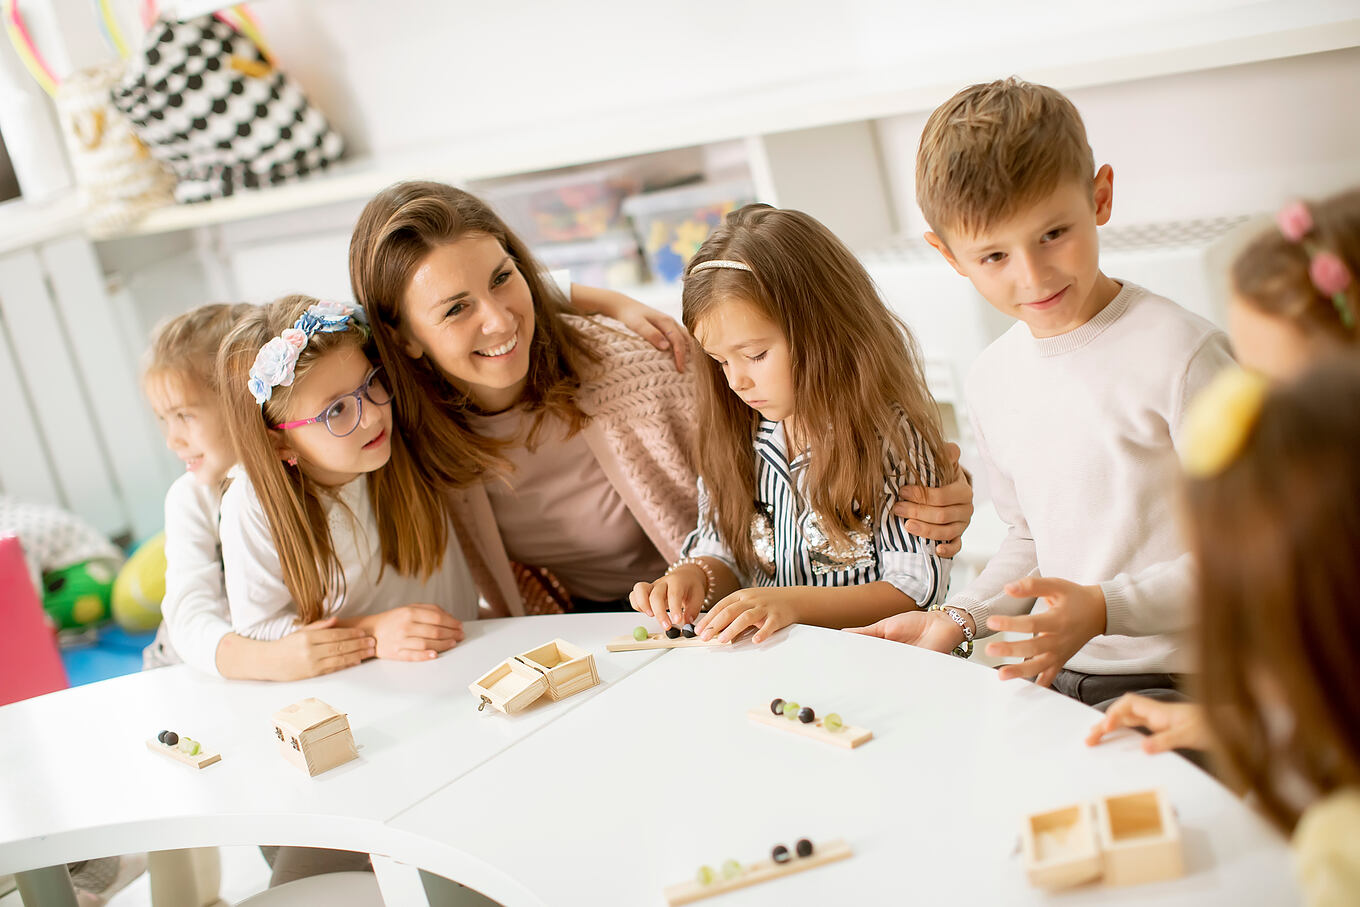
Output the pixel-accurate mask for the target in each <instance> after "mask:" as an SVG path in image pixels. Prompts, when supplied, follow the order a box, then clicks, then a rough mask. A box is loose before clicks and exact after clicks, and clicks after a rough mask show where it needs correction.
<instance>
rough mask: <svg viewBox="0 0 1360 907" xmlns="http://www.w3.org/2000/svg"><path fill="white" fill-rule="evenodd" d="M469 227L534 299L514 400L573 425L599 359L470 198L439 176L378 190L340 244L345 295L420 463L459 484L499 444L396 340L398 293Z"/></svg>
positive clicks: (477, 475) (579, 421) (471, 478)
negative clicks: (501, 255) (492, 242)
mask: <svg viewBox="0 0 1360 907" xmlns="http://www.w3.org/2000/svg"><path fill="white" fill-rule="evenodd" d="M470 234H482V235H485V236H491V237H493V238H495V239H496V240H497V241H498V242H499V243H500V244H501V246H502V247H503V248H504V249H505V251H506V253H507V254H508V255H509V256H510V257H511V259H512V260H513V261H514V262H515V265H516V267H518V268H519V272H520V274H521V275H523V277H524V280H525V282H526V283H527V284H528V285H529V292H530V294H531V295H532V297H533V303H534V336H533V339H532V341H531V342H530V346H529V374H528V378H527V380H526V382H525V387H524V394H523V396H522V397H521V400H520V403H521V405H522V406H523V407H524V408H525V409H526V410H528V411H529V412H535V413H538V419H537V420H536V421H535V424H534V428H533V430H531V432H530V439H531V441H532V438H533V437H534V435H535V434H536V429H537V427H538V426H539V425H540V424H541V421H542V416H543V415H544V414H547V413H551V414H554V415H556V416H558V417H560V418H561V419H562V420H563V421H564V422H566V424H567V426H568V428H569V430H570V431H571V432H573V433H575V432H576V431H579V430H580V429H581V428H582V427H583V426H584V424H585V422H586V415H585V414H584V413H583V412H582V411H581V409H580V407H579V406H578V405H577V392H578V391H579V389H580V383H581V369H582V368H585V367H588V366H590V365H591V364H593V363H595V362H597V361H598V357H597V356H596V355H595V354H594V353H593V352H591V351H590V350H589V349H588V348H587V347H586V345H585V343H584V341H583V340H582V338H581V336H580V334H579V333H578V332H577V330H576V329H575V328H574V327H572V326H571V325H570V324H568V323H567V322H566V321H565V320H564V319H563V318H562V315H563V313H564V312H565V311H566V299H565V298H564V297H563V295H562V292H561V291H560V290H559V289H558V287H557V286H556V285H555V284H554V283H553V282H552V281H550V280H545V279H544V276H545V272H544V270H543V268H542V266H541V265H539V263H538V262H537V261H536V260H535V259H534V257H533V254H532V253H531V252H530V251H529V247H528V246H526V245H525V244H524V242H523V241H521V240H520V239H519V237H517V236H516V235H515V234H514V233H513V232H511V230H510V228H509V227H507V226H506V225H505V223H504V222H503V221H502V220H501V219H500V217H498V216H497V215H496V213H495V212H494V211H492V210H491V208H490V207H489V206H488V205H487V204H486V203H485V202H483V201H481V200H480V199H478V198H476V197H475V196H472V195H469V194H468V193H466V192H464V191H462V190H461V189H455V188H454V187H453V186H447V185H444V184H443V183H432V182H407V183H398V184H396V185H394V186H389V187H388V188H386V189H384V190H383V191H382V192H379V193H378V194H377V195H376V196H375V197H374V198H373V200H372V201H370V202H369V203H368V204H367V205H366V206H365V207H364V210H363V213H362V214H360V215H359V222H358V223H357V224H356V225H355V227H354V234H353V236H352V237H351V238H350V244H349V277H350V284H351V286H352V287H353V289H354V298H355V299H357V300H358V301H359V303H360V304H361V305H363V306H364V308H365V309H366V310H367V311H368V312H369V314H370V315H371V316H372V321H373V336H374V338H375V339H376V341H377V344H378V355H379V356H380V357H381V359H382V362H383V365H384V366H385V367H386V369H387V375H388V379H389V380H390V381H391V383H392V393H393V399H394V401H395V404H396V408H397V418H398V420H399V421H400V423H401V426H402V428H403V430H404V431H406V432H407V437H408V438H410V439H411V446H412V451H413V453H414V455H415V457H416V460H417V461H418V462H419V463H420V466H421V468H422V470H423V471H424V472H425V473H426V474H427V475H428V476H429V478H430V480H431V481H434V482H436V483H438V484H440V485H443V486H453V487H462V486H465V485H469V484H471V483H473V482H476V481H479V480H480V479H481V477H482V476H483V475H485V474H486V473H487V472H488V471H490V470H491V469H493V468H495V467H498V466H501V465H503V458H502V457H501V456H500V453H499V451H500V450H501V449H503V447H504V444H503V443H502V442H498V441H495V440H492V439H488V438H482V437H480V436H478V435H477V434H476V433H475V432H474V431H473V430H472V429H471V428H469V427H468V421H467V416H468V413H469V411H470V407H471V403H470V402H469V400H468V398H467V396H466V395H465V394H464V393H463V392H462V391H460V390H459V389H457V388H456V387H454V386H453V385H452V384H451V383H450V382H449V381H448V380H447V379H446V378H445V377H444V375H443V374H442V373H441V372H440V371H439V369H438V367H436V366H435V364H434V363H433V362H431V361H430V360H429V358H428V357H425V356H422V357H421V358H420V359H419V360H416V359H412V358H411V357H410V356H408V355H407V354H406V352H405V350H404V349H403V341H402V338H401V333H400V328H401V317H402V300H403V299H404V298H405V296H406V288H407V285H408V284H409V283H410V280H411V275H412V274H413V273H414V272H415V270H416V269H417V268H418V267H419V266H420V263H421V262H422V261H423V260H424V259H425V257H426V256H427V255H429V253H430V252H431V251H432V250H433V249H435V248H436V247H438V246H441V245H444V244H447V243H451V242H455V241H456V240H459V239H461V238H463V237H464V236H468V235H470Z"/></svg>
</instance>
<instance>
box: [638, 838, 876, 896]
mask: <svg viewBox="0 0 1360 907" xmlns="http://www.w3.org/2000/svg"><path fill="white" fill-rule="evenodd" d="M804 849H806V851H807V853H806V855H803V852H804ZM780 851H782V859H775V858H774V856H773V855H772V856H771V858H770V859H768V860H760V861H759V862H756V863H747V864H746V865H742V864H740V863H737V861H735V860H729V861H727V862H726V863H724V864H723V866H722V869H721V870H720V871H717V872H715V871H714V870H713V869H712V868H710V867H708V866H705V867H703V868H701V869H700V870H699V872H698V874H697V877H696V878H694V879H691V880H690V881H688V882H680V883H678V884H676V885H668V886H666V888H665V889H664V891H663V892H662V893H663V894H664V895H665V896H666V903H667V904H670V905H672V907H674V905H677V904H690V903H693V902H694V901H700V900H703V899H704V898H711V897H713V896H714V895H718V894H726V893H727V892H729V891H736V890H737V889H738V888H745V887H747V886H748V885H759V884H760V883H761V882H770V881H773V880H774V879H779V878H783V877H784V876H791V875H793V874H794V873H798V872H803V871H804V870H807V869H816V868H817V867H818V866H825V865H826V864H827V863H834V862H836V861H837V860H844V859H846V858H847V857H849V856H852V855H853V851H851V850H850V845H849V844H847V843H846V842H845V841H843V840H841V839H839V838H837V839H836V840H834V841H828V842H826V843H825V844H818V845H816V847H813V845H812V842H811V841H808V840H807V839H806V838H804V839H803V840H801V841H799V842H798V844H797V845H796V846H795V852H794V853H790V852H789V850H788V848H785V847H783V846H782V845H781V846H779V847H776V848H775V852H776V853H778V852H780Z"/></svg>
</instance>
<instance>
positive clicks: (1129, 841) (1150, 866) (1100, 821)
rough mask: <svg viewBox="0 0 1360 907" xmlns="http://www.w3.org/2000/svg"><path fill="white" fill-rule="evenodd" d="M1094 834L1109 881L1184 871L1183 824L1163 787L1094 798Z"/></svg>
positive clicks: (1142, 879)
mask: <svg viewBox="0 0 1360 907" xmlns="http://www.w3.org/2000/svg"><path fill="white" fill-rule="evenodd" d="M1096 834H1097V836H1098V837H1099V839H1100V849H1101V852H1102V857H1103V862H1104V875H1105V884H1106V885H1139V884H1142V883H1143V882H1160V881H1162V880H1164V879H1178V878H1180V877H1181V876H1183V875H1185V856H1184V854H1183V852H1182V848H1181V828H1180V823H1179V822H1177V821H1176V814H1175V811H1174V810H1172V808H1171V803H1170V802H1169V801H1168V800H1167V798H1166V795H1165V793H1164V792H1163V791H1160V790H1143V791H1135V792H1134V793H1130V794H1119V795H1117V796H1113V797H1101V798H1100V799H1099V800H1097V801H1096Z"/></svg>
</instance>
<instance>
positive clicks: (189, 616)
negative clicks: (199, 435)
mask: <svg viewBox="0 0 1360 907" xmlns="http://www.w3.org/2000/svg"><path fill="white" fill-rule="evenodd" d="M215 498H216V494H215V492H214V491H212V490H211V489H207V488H203V487H202V486H199V485H198V484H197V483H196V482H195V481H194V478H193V476H191V475H188V474H185V475H184V476H181V477H180V478H179V479H176V480H175V483H174V484H173V485H171V486H170V490H169V491H167V492H166V494H165V598H164V599H162V600H161V617H162V619H163V620H164V621H165V627H166V631H167V632H168V633H169V635H170V644H171V645H172V646H173V647H174V649H175V652H176V653H177V654H178V655H179V657H180V658H182V659H183V660H184V662H185V663H186V664H190V665H193V666H194V667H195V668H197V669H198V670H200V671H203V672H205V673H208V674H215V675H217V676H221V673H220V672H219V671H218V669H217V647H218V646H219V645H220V644H221V642H222V638H223V637H224V636H226V635H227V634H228V633H230V632H232V629H231V621H230V611H229V610H228V608H227V595H226V590H225V588H224V587H223V580H222V562H221V559H220V557H219V555H218V529H217V526H218V520H217V506H216V503H215Z"/></svg>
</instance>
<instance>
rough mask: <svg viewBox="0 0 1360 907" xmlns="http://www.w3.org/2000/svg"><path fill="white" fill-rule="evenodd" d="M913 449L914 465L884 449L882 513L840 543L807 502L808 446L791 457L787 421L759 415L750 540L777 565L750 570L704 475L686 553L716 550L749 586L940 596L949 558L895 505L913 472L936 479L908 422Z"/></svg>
mask: <svg viewBox="0 0 1360 907" xmlns="http://www.w3.org/2000/svg"><path fill="white" fill-rule="evenodd" d="M909 431H910V435H911V437H912V439H913V441H914V450H915V452H916V456H915V458H914V459H915V461H916V464H915V465H916V468H915V469H907V468H905V466H904V465H903V464H901V463H891V462H889V458H888V457H887V456H884V458H883V459H884V463H883V465H884V479H883V494H882V496H881V499H880V500H879V501H878V502H877V504H878V507H877V515H876V517H875V518H874V519H872V520H866V521H865V531H864V532H862V533H857V534H856V538H855V544H854V545H852V546H850V547H848V548H847V547H844V546H841V547H839V548H838V547H837V546H835V545H834V544H833V543H831V542H829V541H828V540H827V538H826V534H825V533H823V532H822V531H821V527H820V523H819V518H818V515H817V514H816V513H814V512H813V511H812V510H811V509H810V508H809V507H808V506H807V496H806V494H805V490H804V489H803V487H802V483H803V482H804V481H805V477H806V475H807V465H808V457H809V454H808V453H807V451H804V452H803V453H801V454H799V455H798V456H797V457H795V458H794V459H793V461H792V462H790V461H789V458H788V445H787V441H786V438H785V435H784V426H783V424H782V423H780V422H771V421H769V420H767V419H761V420H760V424H759V425H758V426H757V428H756V434H755V448H756V498H757V499H756V509H757V514H756V518H755V520H754V521H753V525H752V540H753V541H754V542H755V543H756V549H757V557H758V559H759V560H761V561H763V562H766V566H772V567H773V571H772V572H766V571H765V570H756V571H754V575H753V576H747V575H745V574H744V573H743V572H742V571H741V570H739V569H738V568H737V564H736V560H735V558H733V557H732V553H731V551H730V549H729V548H728V547H727V545H726V544H725V543H724V542H723V540H722V538H721V536H720V535H719V533H718V530H717V527H716V526H715V525H714V524H713V521H712V519H711V511H710V507H709V500H708V491H707V489H706V488H705V487H704V481H703V479H700V480H699V525H698V528H697V529H695V530H694V531H693V532H691V533H690V534H689V536H688V537H687V538H686V539H685V543H684V545H683V546H682V548H681V554H682V555H683V556H685V557H712V558H716V559H718V560H720V561H722V562H723V563H724V564H726V565H727V566H728V567H729V568H730V569H731V570H732V573H733V574H734V575H735V576H736V577H737V580H738V582H740V583H741V584H742V586H744V587H749V586H855V585H861V584H864V583H872V582H878V581H883V582H886V583H891V584H892V585H893V586H894V587H896V588H897V589H898V590H899V591H901V592H902V593H903V594H904V595H908V596H910V597H911V599H912V601H914V602H916V604H917V605H918V606H919V607H921V608H925V607H928V606H930V605H932V604H939V603H942V602H943V601H944V599H945V594H946V593H947V591H948V589H949V567H950V563H951V562H950V560H949V559H948V558H942V557H940V556H939V555H937V554H936V553H935V542H933V541H930V540H927V539H922V538H919V537H917V536H914V535H912V534H911V533H909V532H908V531H907V521H906V520H904V519H902V518H900V517H898V516H895V515H894V514H893V513H892V506H893V504H894V503H895V502H896V501H897V491H898V489H899V488H900V487H901V486H902V485H904V484H908V483H910V482H914V480H913V479H912V478H911V477H912V476H917V475H919V476H922V477H923V478H924V481H925V484H927V485H936V484H938V478H937V476H936V473H935V467H934V463H933V462H932V460H931V457H930V455H929V453H928V452H927V451H926V450H925V448H924V445H922V443H921V439H920V436H919V435H917V434H916V431H915V429H909Z"/></svg>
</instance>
